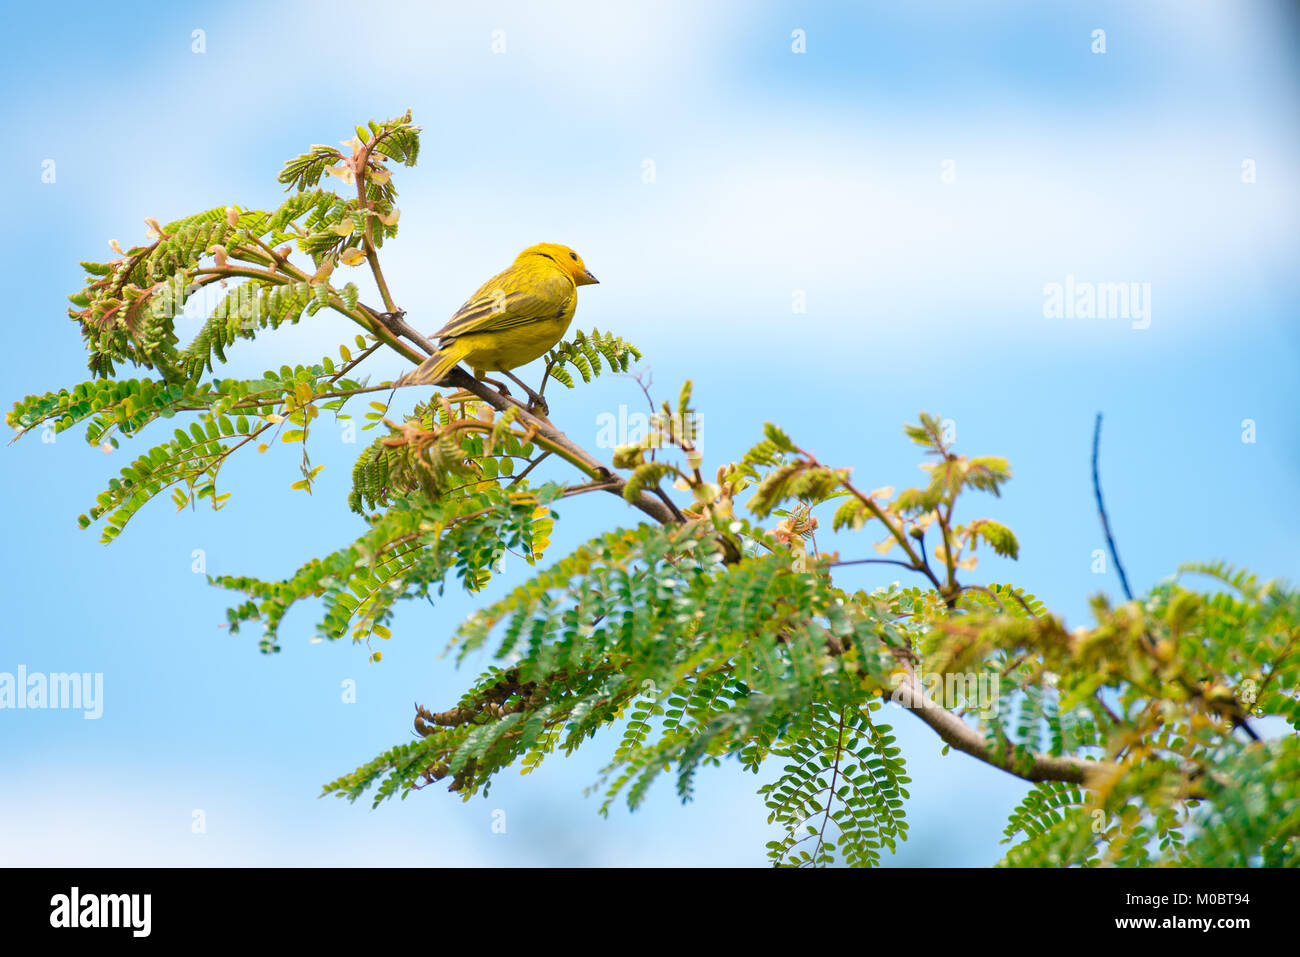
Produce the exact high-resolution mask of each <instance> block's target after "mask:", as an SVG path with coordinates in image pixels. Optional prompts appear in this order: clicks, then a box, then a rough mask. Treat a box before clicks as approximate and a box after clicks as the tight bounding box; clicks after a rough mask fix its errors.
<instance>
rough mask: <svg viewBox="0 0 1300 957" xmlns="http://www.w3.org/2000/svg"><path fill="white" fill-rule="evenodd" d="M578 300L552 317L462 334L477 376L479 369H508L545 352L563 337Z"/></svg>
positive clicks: (571, 302) (482, 370)
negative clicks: (497, 329)
mask: <svg viewBox="0 0 1300 957" xmlns="http://www.w3.org/2000/svg"><path fill="white" fill-rule="evenodd" d="M576 308H577V301H576V299H572V300H570V301H569V304H568V306H567V307H566V308H565V310H564V311H563V312H562V313H561V314H560V315H558V316H556V317H554V318H552V319H534V320H532V321H531V322H527V323H524V324H521V325H518V326H515V327H513V328H510V329H503V330H501V331H500V332H470V333H466V334H465V335H462V336H460V337H459V339H460V342H461V343H463V346H464V348H465V361H466V362H468V363H469V365H470V368H472V369H473V370H474V372H475V374H476V375H477V374H478V373H480V372H508V371H510V370H511V369H513V368H515V367H516V366H522V365H526V364H528V363H529V362H532V361H533V360H534V359H537V358H539V357H541V356H543V355H545V354H546V351H547V350H548V349H550V348H551V347H552V346H554V345H555V344H556V343H557V342H559V341H560V340H561V339H562V338H564V333H565V332H566V331H567V330H568V328H569V323H570V322H572V321H573V313H574V311H575V309H576Z"/></svg>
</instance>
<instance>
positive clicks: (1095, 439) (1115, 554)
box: [1092, 412, 1133, 601]
mask: <svg viewBox="0 0 1300 957" xmlns="http://www.w3.org/2000/svg"><path fill="white" fill-rule="evenodd" d="M1100 447H1101V413H1100V412H1098V413H1097V427H1096V429H1095V430H1094V431H1093V433H1092V491H1093V493H1094V494H1095V495H1096V496H1097V511H1098V513H1100V515H1101V528H1102V531H1104V532H1105V533H1106V546H1107V547H1108V548H1109V549H1110V560H1111V561H1112V562H1114V564H1115V571H1117V572H1119V583H1120V587H1121V588H1123V589H1124V597H1125V599H1127V600H1128V601H1132V600H1133V589H1131V588H1129V587H1128V576H1127V575H1126V574H1124V566H1123V565H1122V564H1121V563H1120V560H1119V551H1118V550H1117V549H1116V548H1115V537H1114V536H1113V535H1111V533H1110V520H1109V519H1108V518H1107V517H1106V506H1105V504H1104V503H1103V502H1102V500H1101V477H1100V476H1099V475H1098V474H1097V451H1098V449H1099V448H1100Z"/></svg>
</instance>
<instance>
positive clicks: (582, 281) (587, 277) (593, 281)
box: [577, 269, 600, 286]
mask: <svg viewBox="0 0 1300 957" xmlns="http://www.w3.org/2000/svg"><path fill="white" fill-rule="evenodd" d="M599 284H600V280H599V279H597V278H596V277H595V276H593V275H592V274H591V270H590V269H587V270H584V275H583V276H582V277H581V278H579V279H578V282H577V285H579V286H592V285H599Z"/></svg>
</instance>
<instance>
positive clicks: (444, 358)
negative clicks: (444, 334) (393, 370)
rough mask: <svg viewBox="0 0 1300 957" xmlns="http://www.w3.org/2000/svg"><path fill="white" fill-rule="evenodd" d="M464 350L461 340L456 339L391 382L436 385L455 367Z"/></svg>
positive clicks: (462, 356)
mask: <svg viewBox="0 0 1300 957" xmlns="http://www.w3.org/2000/svg"><path fill="white" fill-rule="evenodd" d="M465 351H466V350H465V346H464V345H462V343H461V340H460V339H456V340H454V341H452V342H451V343H450V344H449V345H448V346H447V348H445V349H439V350H438V351H437V352H435V353H434V354H433V355H431V356H429V358H427V359H425V360H424V361H423V362H421V363H420V364H419V366H417V367H416V368H415V369H412V370H411V371H410V372H408V373H406V375H404V376H402V377H401V378H400V379H398V380H397V381H396V382H395V383H393V384H394V385H437V384H438V383H439V382H441V381H442V380H443V378H444V377H445V376H446V375H447V374H448V373H449V372H451V370H452V369H454V368H455V367H456V363H458V362H460V360H461V359H463V358H465Z"/></svg>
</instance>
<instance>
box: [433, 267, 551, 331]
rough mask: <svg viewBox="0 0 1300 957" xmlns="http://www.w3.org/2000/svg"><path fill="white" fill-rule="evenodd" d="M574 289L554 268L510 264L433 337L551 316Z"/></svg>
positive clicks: (499, 328) (507, 326)
mask: <svg viewBox="0 0 1300 957" xmlns="http://www.w3.org/2000/svg"><path fill="white" fill-rule="evenodd" d="M576 295H577V289H576V287H575V286H574V285H573V280H571V279H569V277H568V276H566V275H564V274H563V273H561V272H559V271H558V270H555V271H552V270H545V271H542V272H541V273H540V274H539V271H538V269H537V268H536V267H532V268H526V269H520V268H517V267H514V266H512V267H511V268H509V269H507V270H506V271H505V272H502V273H499V274H498V275H496V276H493V277H492V278H491V279H489V280H488V281H487V282H485V283H484V284H483V285H482V286H480V287H479V290H478V292H476V293H474V295H473V296H472V297H471V298H470V300H469V301H468V302H467V303H465V305H463V306H461V307H460V308H459V309H457V310H456V314H455V315H454V316H452V317H451V319H449V320H448V321H447V324H446V325H445V326H443V327H442V328H441V329H439V330H438V331H437V332H436V333H434V336H435V337H436V338H439V339H446V338H453V337H455V336H463V335H465V334H467V333H471V332H501V331H503V330H506V329H512V328H514V327H516V326H522V325H525V324H526V323H530V322H537V321H538V320H542V319H555V318H558V317H560V316H562V315H564V314H565V312H566V311H568V310H569V308H570V307H571V306H572V305H573V299H574V297H575V296H576Z"/></svg>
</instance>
